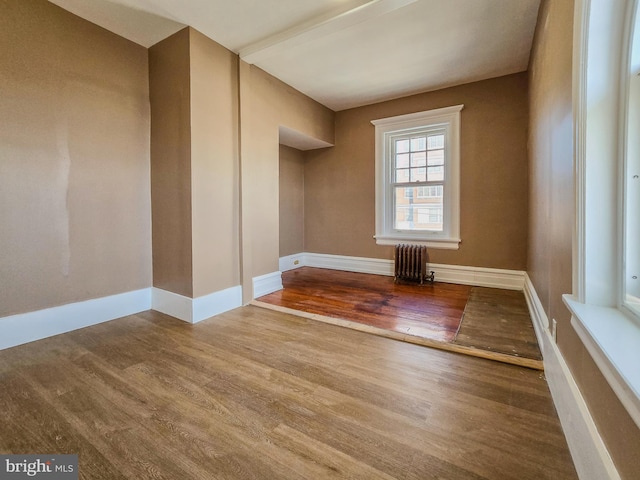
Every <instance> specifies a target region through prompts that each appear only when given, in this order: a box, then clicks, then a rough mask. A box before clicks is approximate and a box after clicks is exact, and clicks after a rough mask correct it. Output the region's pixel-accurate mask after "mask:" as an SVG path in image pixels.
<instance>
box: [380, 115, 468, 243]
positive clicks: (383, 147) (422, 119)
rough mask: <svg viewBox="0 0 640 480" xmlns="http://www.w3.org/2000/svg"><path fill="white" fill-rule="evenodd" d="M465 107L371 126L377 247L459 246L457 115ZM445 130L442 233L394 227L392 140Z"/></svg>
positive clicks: (405, 116)
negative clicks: (373, 139)
mask: <svg viewBox="0 0 640 480" xmlns="http://www.w3.org/2000/svg"><path fill="white" fill-rule="evenodd" d="M463 108H464V105H455V106H451V107H445V108H438V109H435V110H428V111H425V112H418V113H410V114H407V115H399V116H396V117H389V118H381V119H378V120H373V121H372V122H371V123H372V124H373V125H375V129H376V234H375V239H376V243H377V244H378V245H396V244H398V243H406V242H410V243H413V244H417V245H425V246H427V247H432V248H444V249H451V250H457V249H458V248H459V247H460V242H461V239H460V112H461V111H462V109H463ZM428 129H443V130H444V131H445V166H444V170H445V172H444V178H445V180H444V182H443V183H444V186H443V190H444V192H443V220H444V222H443V230H442V231H416V230H396V229H395V228H394V212H393V205H394V198H393V188H392V183H393V173H394V172H393V167H394V161H393V160H394V159H393V155H392V147H393V145H392V141H391V139H392V138H393V137H394V136H397V135H399V134H403V133H404V134H408V133H411V132H412V131H424V130H428Z"/></svg>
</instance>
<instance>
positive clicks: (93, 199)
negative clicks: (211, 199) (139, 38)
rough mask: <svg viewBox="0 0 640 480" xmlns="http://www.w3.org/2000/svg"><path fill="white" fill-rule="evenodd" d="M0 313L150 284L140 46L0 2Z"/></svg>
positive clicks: (81, 23) (68, 19) (43, 7)
mask: <svg viewBox="0 0 640 480" xmlns="http://www.w3.org/2000/svg"><path fill="white" fill-rule="evenodd" d="M0 11H1V12H2V14H1V15H0V45H2V48H0V92H1V93H0V118H1V119H2V121H0V317H2V316H6V315H10V314H16V313H23V312H28V311H33V310H38V309H43V308H47V307H53V306H57V305H62V304H66V303H71V302H77V301H81V300H88V299H92V298H98V297H103V296H107V295H112V294H117V293H122V292H127V291H132V290H136V289H140V288H147V287H149V286H150V285H151V224H150V223H151V219H150V198H149V197H150V193H149V99H148V83H147V51H146V49H144V48H142V47H140V46H138V45H135V44H133V43H131V42H129V41H127V40H125V39H123V38H121V37H118V36H116V35H114V34H112V33H109V32H107V31H106V30H103V29H102V28H99V27H97V26H96V25H93V24H91V23H89V22H86V21H85V20H82V19H80V18H79V17H76V16H74V15H72V14H70V13H68V12H66V11H64V10H62V9H60V8H58V7H56V6H54V5H53V4H51V3H48V2H46V1H44V0H30V1H24V0H0Z"/></svg>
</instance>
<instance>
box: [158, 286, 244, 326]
mask: <svg viewBox="0 0 640 480" xmlns="http://www.w3.org/2000/svg"><path fill="white" fill-rule="evenodd" d="M240 306H242V287H241V286H240V285H237V286H235V287H231V288H227V289H225V290H220V291H218V292H213V293H211V294H209V295H204V296H202V297H198V298H189V297H185V296H183V295H179V294H177V293H173V292H168V291H167V290H162V289H161V288H155V287H154V288H153V289H152V300H151V308H152V309H153V310H156V311H158V312H162V313H164V314H166V315H171V316H172V317H175V318H178V319H180V320H183V321H185V322H189V323H197V322H200V321H202V320H205V319H207V318H210V317H213V316H215V315H219V314H220V313H224V312H227V311H229V310H233V309H234V308H238V307H240Z"/></svg>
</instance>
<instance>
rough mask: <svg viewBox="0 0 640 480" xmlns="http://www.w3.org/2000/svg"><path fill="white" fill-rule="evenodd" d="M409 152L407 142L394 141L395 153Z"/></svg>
mask: <svg viewBox="0 0 640 480" xmlns="http://www.w3.org/2000/svg"><path fill="white" fill-rule="evenodd" d="M408 151H409V140H396V153H405V152H408Z"/></svg>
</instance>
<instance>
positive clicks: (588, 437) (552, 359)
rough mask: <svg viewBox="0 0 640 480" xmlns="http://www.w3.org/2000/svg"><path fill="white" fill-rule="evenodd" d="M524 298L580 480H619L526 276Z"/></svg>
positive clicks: (554, 401)
mask: <svg viewBox="0 0 640 480" xmlns="http://www.w3.org/2000/svg"><path fill="white" fill-rule="evenodd" d="M524 295H525V299H526V300H527V304H528V306H529V312H530V314H531V319H532V321H533V327H534V329H535V332H536V336H537V337H538V344H539V345H540V350H541V351H542V357H543V359H544V371H545V376H546V378H547V383H548V384H549V390H550V391H551V397H552V398H553V403H554V404H555V406H556V410H557V412H558V416H559V417H560V423H561V424H562V429H563V431H564V434H565V437H566V439H567V443H568V445H569V451H570V452H571V457H572V458H573V462H574V465H575V467H576V471H577V472H578V477H579V478H580V480H603V479H610V480H619V479H620V475H619V474H618V471H617V470H616V467H615V465H614V464H613V460H612V459H611V456H610V455H609V452H608V451H607V448H606V446H605V444H604V441H603V440H602V437H601V436H600V433H599V432H598V429H597V427H596V424H595V422H594V421H593V418H592V417H591V413H590V412H589V409H588V407H587V404H586V402H585V400H584V397H583V396H582V393H581V392H580V389H579V388H578V385H577V383H576V381H575V379H574V378H573V375H572V374H571V370H569V367H568V365H567V363H566V361H565V359H564V357H563V356H562V352H561V351H560V349H559V348H558V345H557V344H556V342H555V340H554V338H553V337H552V335H551V331H550V330H549V319H548V317H547V314H546V313H545V311H544V309H543V308H542V303H541V302H540V299H539V297H538V294H537V293H536V290H535V288H534V286H533V283H532V282H531V279H530V278H529V276H528V275H527V274H525V283H524Z"/></svg>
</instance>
